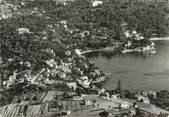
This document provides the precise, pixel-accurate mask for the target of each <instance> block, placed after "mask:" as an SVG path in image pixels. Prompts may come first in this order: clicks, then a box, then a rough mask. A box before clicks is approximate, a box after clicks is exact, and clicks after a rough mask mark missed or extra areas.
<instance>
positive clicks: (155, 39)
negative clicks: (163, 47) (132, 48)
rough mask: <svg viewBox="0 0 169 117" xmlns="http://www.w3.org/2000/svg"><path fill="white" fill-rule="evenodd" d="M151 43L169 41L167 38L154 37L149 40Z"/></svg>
mask: <svg viewBox="0 0 169 117" xmlns="http://www.w3.org/2000/svg"><path fill="white" fill-rule="evenodd" d="M150 40H151V41H169V37H155V38H150Z"/></svg>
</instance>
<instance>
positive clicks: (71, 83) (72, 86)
mask: <svg viewBox="0 0 169 117" xmlns="http://www.w3.org/2000/svg"><path fill="white" fill-rule="evenodd" d="M66 84H67V86H68V87H69V88H71V89H73V90H76V88H77V84H76V82H68V83H66Z"/></svg>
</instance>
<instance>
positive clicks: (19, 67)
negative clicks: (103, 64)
mask: <svg viewBox="0 0 169 117" xmlns="http://www.w3.org/2000/svg"><path fill="white" fill-rule="evenodd" d="M2 1H3V0H2ZM75 1H76V0H52V1H50V2H49V4H48V5H51V8H48V7H46V6H45V7H44V6H43V5H44V4H46V3H45V2H44V3H43V2H42V3H41V2H39V1H35V0H30V2H25V0H22V1H21V2H19V3H18V2H16V3H15V4H10V3H8V2H2V5H1V6H2V7H1V9H0V21H3V22H4V23H2V24H3V26H2V27H0V29H2V32H0V35H2V39H3V41H2V44H4V45H3V47H4V48H5V49H6V50H5V49H2V50H1V51H0V53H2V56H1V57H2V66H1V71H2V73H1V75H0V78H1V80H0V117H168V116H169V100H168V98H169V92H168V91H166V90H160V91H152V90H143V91H136V92H130V91H128V90H126V89H123V82H121V81H120V79H119V81H117V87H116V88H115V89H111V90H110V89H105V88H104V87H103V86H102V83H103V82H104V81H105V80H106V79H107V78H108V77H109V72H105V71H102V70H100V68H98V67H97V66H96V65H95V64H94V63H93V62H92V61H90V60H89V59H87V57H86V56H85V55H86V54H87V53H91V52H105V53H111V54H114V53H115V52H118V53H121V54H125V53H128V52H138V53H141V54H142V53H148V54H152V53H156V49H155V43H154V42H153V41H151V40H150V38H149V35H148V34H151V33H153V31H152V32H151V33H149V32H148V34H146V35H144V34H142V33H141V31H137V30H136V28H132V29H129V25H131V24H129V23H127V22H126V21H125V20H120V23H117V22H116V21H115V22H113V23H112V22H111V20H107V21H106V23H108V24H106V23H105V22H102V20H103V19H101V17H99V18H98V19H99V23H98V24H99V25H98V24H97V23H96V22H95V21H93V22H94V23H91V22H90V21H89V23H88V24H87V23H86V22H82V19H85V20H87V21H88V19H90V18H88V17H87V15H86V14H85V15H84V16H85V17H84V16H81V17H82V19H78V18H79V17H74V16H73V15H75V16H76V13H77V14H78V13H79V12H77V11H78V10H79V9H80V7H79V6H80V5H81V4H83V2H84V1H80V2H77V3H76V4H75V6H76V5H77V6H76V7H75V8H76V9H74V6H71V5H74V2H75ZM143 1H144V0H143ZM36 2H37V3H38V2H39V3H41V4H42V6H43V7H42V6H41V4H39V6H38V7H37V6H36V5H35V4H36ZM121 2H122V4H123V5H124V6H123V5H122V6H120V7H124V8H125V7H126V3H128V2H129V3H130V0H125V1H121ZM0 3H1V1H0ZM88 3H89V6H87V7H85V8H88V7H89V9H87V10H89V11H90V12H91V13H94V14H95V15H97V13H98V14H99V13H100V14H102V11H104V10H102V7H103V8H104V9H106V7H105V6H104V5H108V4H109V0H105V1H103V0H90V1H88V2H87V3H85V5H86V4H87V5H88ZM78 4H80V5H79V6H78ZM115 4H118V2H117V3H115ZM133 4H135V3H133ZM27 5H28V6H29V5H30V6H29V7H32V9H31V8H30V9H31V10H30V9H29V10H28V9H27V7H28V6H27ZM52 5H54V7H52ZM131 5H132V4H131ZM81 6H83V5H81ZM29 7H28V8H29ZM57 7H58V9H57V10H56V9H55V10H54V11H53V12H51V11H50V10H51V9H52V8H53V9H54V8H57ZM71 7H72V9H71V10H70V13H72V14H73V15H72V14H71V15H72V16H71V15H69V13H68V14H66V15H65V14H64V13H62V12H64V11H67V12H68V11H69V10H67V8H71ZM3 8H4V9H3ZM10 8H12V10H13V11H12V10H11V11H10ZM115 8H116V6H115ZM18 9H21V10H18ZM25 9H26V10H25ZM53 9H52V10H53ZM65 9H66V10H65ZM77 9H78V10H77ZM45 10H46V11H45ZM62 10H63V11H62ZM80 10H81V9H80ZM112 11H113V10H112ZM55 12H56V13H55ZM74 12H75V13H74ZM120 12H121V11H120ZM60 14H62V15H63V14H64V15H63V16H62V15H61V16H60ZM79 14H83V13H81V12H80V13H79ZM107 14H108V13H107ZM52 15H53V16H52ZM54 15H55V17H54ZM111 15H112V14H111ZM56 16H57V17H59V18H58V19H57V18H56ZM65 17H68V18H65ZM90 17H92V16H90ZM93 17H94V16H93ZM97 17H98V16H97ZM103 17H104V15H103ZM120 17H121V16H120ZM73 18H74V19H75V21H74V19H73ZM113 18H114V19H116V18H117V19H118V18H119V17H113ZM30 19H31V20H30ZM105 19H106V18H105ZM8 20H9V21H8ZM76 20H77V21H76ZM92 20H96V21H97V18H93V19H92V18H91V21H92ZM17 21H18V22H19V23H18V24H16V22H17ZM11 22H12V23H11ZM30 22H31V23H30ZM32 22H33V23H32ZM79 22H80V23H79ZM5 23H7V24H8V23H9V24H8V25H5ZM10 23H11V24H10ZM22 23H23V24H22ZM26 23H27V24H26ZM113 24H114V27H113ZM117 24H118V25H117ZM44 25H45V26H44ZM106 25H112V27H111V28H112V29H111V28H110V27H108V26H107V27H106ZM8 26H9V27H8ZM36 26H37V27H36ZM10 27H12V28H10ZM113 29H114V30H113ZM147 35H148V36H147ZM9 37H10V38H9ZM0 39H1V37H0ZM8 51H9V53H8ZM10 52H11V53H12V54H11V53H10ZM4 53H5V54H4ZM10 54H11V55H10ZM0 62H1V61H0ZM115 67H116V66H115ZM16 89H17V90H16Z"/></svg>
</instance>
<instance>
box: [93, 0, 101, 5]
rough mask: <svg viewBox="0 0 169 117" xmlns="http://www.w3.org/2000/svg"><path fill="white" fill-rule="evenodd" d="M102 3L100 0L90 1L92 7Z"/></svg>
mask: <svg viewBox="0 0 169 117" xmlns="http://www.w3.org/2000/svg"><path fill="white" fill-rule="evenodd" d="M102 4H103V1H101V0H94V1H92V6H93V7H96V6H98V5H102Z"/></svg>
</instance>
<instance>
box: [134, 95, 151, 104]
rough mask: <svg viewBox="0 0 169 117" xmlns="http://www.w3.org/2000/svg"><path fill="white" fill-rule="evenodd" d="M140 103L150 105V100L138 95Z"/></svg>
mask: <svg viewBox="0 0 169 117" xmlns="http://www.w3.org/2000/svg"><path fill="white" fill-rule="evenodd" d="M136 97H137V99H138V101H142V102H143V103H145V104H150V100H149V98H148V97H145V96H142V95H136Z"/></svg>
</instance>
